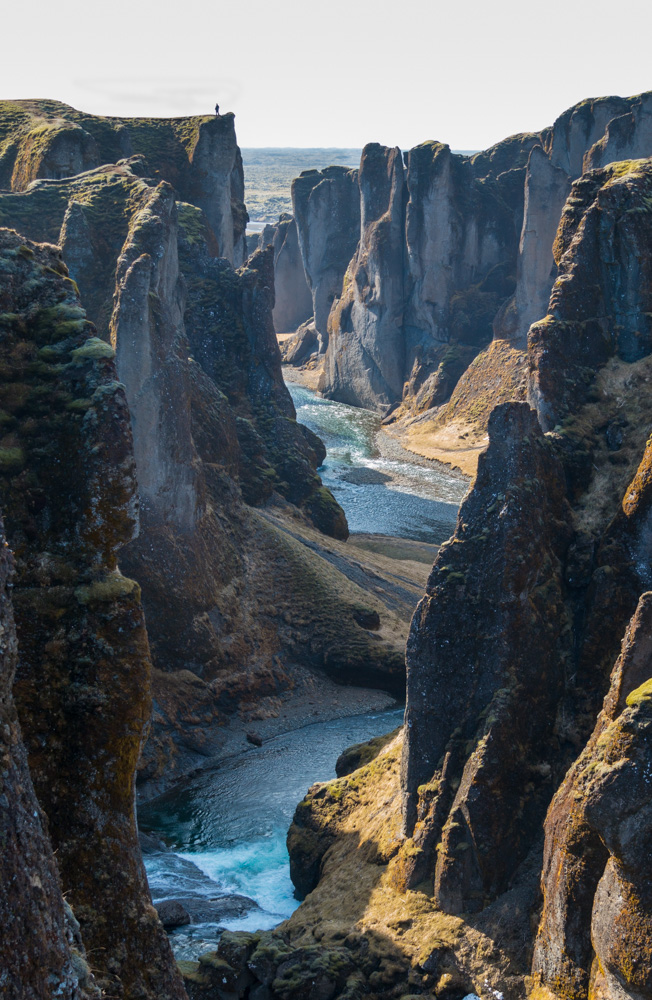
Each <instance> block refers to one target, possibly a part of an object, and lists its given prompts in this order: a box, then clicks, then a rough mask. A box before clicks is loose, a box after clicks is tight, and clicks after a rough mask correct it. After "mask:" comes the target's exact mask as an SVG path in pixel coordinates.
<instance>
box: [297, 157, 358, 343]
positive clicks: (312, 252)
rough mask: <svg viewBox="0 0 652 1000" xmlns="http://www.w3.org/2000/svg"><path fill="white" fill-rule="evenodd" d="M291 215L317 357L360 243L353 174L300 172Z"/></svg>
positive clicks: (342, 170) (329, 170) (331, 170)
mask: <svg viewBox="0 0 652 1000" xmlns="http://www.w3.org/2000/svg"><path fill="white" fill-rule="evenodd" d="M292 211H293V213H294V218H295V220H296V227H297V234H298V238H299V246H300V249H301V257H302V261H303V267H304V271H305V275H306V279H307V281H308V286H309V288H310V290H311V294H312V316H313V325H314V330H315V336H316V338H317V340H316V344H315V349H316V350H317V351H318V352H319V353H320V354H323V353H324V352H325V350H326V348H327V346H328V316H329V313H330V311H331V307H332V305H333V301H334V300H335V299H336V298H339V296H340V294H341V291H342V280H343V278H344V275H345V273H346V269H347V267H348V266H349V261H350V260H351V258H352V256H353V254H354V253H355V248H356V246H357V244H358V240H359V239H360V195H359V190H358V171H357V170H347V169H346V167H327V168H326V169H325V170H304V171H303V173H302V174H301V176H300V177H297V178H296V179H295V180H294V181H293V182H292ZM288 360H291V359H290V358H288ZM293 360H294V361H299V360H301V358H300V357H296V358H294V359H293Z"/></svg>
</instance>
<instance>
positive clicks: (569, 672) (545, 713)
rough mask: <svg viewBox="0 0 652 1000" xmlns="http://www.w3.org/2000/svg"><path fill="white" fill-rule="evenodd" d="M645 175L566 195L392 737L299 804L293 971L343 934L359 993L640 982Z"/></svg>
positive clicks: (646, 564) (589, 991) (558, 994)
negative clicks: (552, 267)
mask: <svg viewBox="0 0 652 1000" xmlns="http://www.w3.org/2000/svg"><path fill="white" fill-rule="evenodd" d="M651 177H652V161H651V160H647V161H638V162H635V163H633V164H632V163H626V164H620V165H619V164H614V165H612V166H610V167H607V168H601V169H599V170H595V171H592V172H589V173H588V174H586V175H584V177H583V178H582V180H581V181H578V182H577V183H576V184H575V186H574V187H573V190H572V192H571V196H570V198H569V200H568V202H567V206H566V209H565V211H564V217H563V220H562V223H561V225H560V228H559V231H558V233H557V236H556V243H555V246H556V251H555V252H556V253H557V252H559V254H560V256H559V266H560V275H559V277H558V279H557V282H556V284H555V287H554V288H553V291H552V295H551V297H550V303H549V308H548V315H547V317H546V319H545V320H544V321H542V322H540V323H536V324H534V325H533V327H532V329H531V331H530V338H529V345H528V383H529V387H530V393H531V395H530V399H531V400H532V402H533V403H535V404H536V410H535V409H533V408H531V406H530V405H529V404H528V403H527V402H526V401H520V402H508V403H505V404H503V405H500V406H497V407H496V408H495V409H494V410H493V412H492V413H491V416H490V417H489V446H488V448H487V450H486V452H485V453H484V454H482V455H481V456H480V459H479V462H478V472H477V477H476V480H475V483H474V485H473V487H472V489H471V492H470V493H469V494H468V496H467V498H466V500H465V501H464V503H463V505H462V507H461V509H460V513H459V518H458V524H457V528H456V531H455V534H454V536H453V538H452V539H451V541H450V542H449V543H447V544H445V545H443V546H442V547H441V549H440V551H439V554H438V557H437V560H436V561H435V564H434V566H433V569H432V572H431V575H430V578H429V581H428V584H427V590H426V596H425V597H424V599H423V600H422V602H421V603H420V605H419V606H418V608H417V611H416V612H415V615H414V617H413V621H412V626H411V631H410V637H409V640H408V646H407V666H408V685H407V687H408V703H407V708H406V715H405V727H404V735H403V738H402V740H401V738H400V737H399V738H398V739H397V740H395V741H394V742H393V743H390V744H389V745H387V746H386V747H385V748H383V749H382V750H381V751H380V753H379V754H378V755H377V756H376V757H375V758H374V759H373V760H372V761H371V763H369V764H366V765H365V766H363V767H361V768H360V769H359V770H357V771H354V772H353V773H351V774H348V775H345V776H343V777H342V778H340V779H338V780H336V781H333V782H329V783H326V784H320V785H315V786H313V787H312V788H311V789H310V790H309V792H308V794H307V796H306V798H305V800H304V801H303V802H302V803H300V805H299V807H298V809H297V812H296V814H295V818H294V822H293V825H292V827H291V830H290V834H289V837H288V846H289V850H290V857H291V870H292V873H293V878H294V882H295V886H296V888H297V892H298V894H300V895H301V896H305V897H306V898H305V900H304V902H303V903H302V906H301V907H300V908H299V909H298V910H297V911H296V913H295V914H293V916H292V918H291V919H290V920H289V921H288V922H286V924H284V925H282V926H281V927H280V928H278V929H277V931H276V932H275V933H276V935H277V940H276V941H275V942H273V947H274V948H278V947H279V938H281V939H282V940H283V942H284V944H285V945H286V946H287V947H289V948H290V949H292V956H293V957H292V962H293V963H294V966H295V968H294V981H296V982H297V983H303V984H304V985H305V983H306V982H307V978H306V977H307V976H308V974H309V973H308V969H309V964H310V963H309V962H307V961H305V959H304V958H303V957H300V956H298V955H297V954H296V949H298V948H299V947H301V948H303V949H304V956H305V954H306V952H307V950H308V948H309V947H310V945H311V943H312V942H313V941H319V942H320V943H321V945H322V947H323V948H324V949H325V950H326V951H327V952H328V953H329V954H330V955H332V956H335V955H336V954H337V953H338V949H339V948H340V947H341V945H342V943H344V947H345V948H347V949H349V948H350V949H351V951H352V952H354V953H355V954H356V957H357V952H356V949H357V948H358V947H359V945H360V937H362V939H363V941H365V942H366V947H367V948H368V954H372V953H374V955H375V960H376V967H375V972H377V973H379V975H378V976H376V975H375V974H374V978H373V980H372V977H371V975H370V974H369V972H368V971H367V970H363V976H361V977H360V979H359V981H358V985H357V988H358V990H359V992H360V994H361V995H363V996H364V995H374V996H378V995H380V996H383V995H386V996H392V995H394V993H393V990H394V988H395V983H396V982H397V981H400V983H401V987H400V988H401V989H402V990H405V988H406V987H405V983H406V982H407V983H409V984H410V985H409V989H410V995H412V994H415V995H419V994H421V995H423V994H428V995H431V994H434V995H436V996H438V997H442V998H454V997H456V996H459V995H466V994H468V993H475V994H476V995H478V996H481V995H486V994H487V993H490V994H491V995H493V996H495V995H497V993H500V994H502V995H503V996H505V997H509V998H512V997H513V998H516V997H523V996H525V995H531V996H532V997H534V998H536V1000H546V998H547V1000H552V998H571V1000H598V998H603V1000H616V998H621V1000H622V998H623V997H632V998H635V997H640V996H647V995H648V994H649V992H650V985H649V953H650V946H651V945H650V942H651V940H652V917H651V914H652V894H651V889H650V879H649V870H648V868H649V866H648V865H647V860H646V859H647V853H648V847H649V845H648V840H649V814H650V808H649V771H650V766H651V762H652V759H651V751H650V740H649V714H650V712H649V694H650V690H649V689H650V685H651V684H652V680H651V678H650V674H651V673H652V661H651V659H650V631H651V626H652V598H651V597H650V586H651V585H652V579H651V577H650V537H651V536H650V510H651V509H652V507H651V500H650V497H651V495H652V494H651V493H650V489H651V484H652V477H651V474H650V469H651V468H652V444H650V443H649V442H648V441H647V436H648V432H649V426H650V425H649V414H650V412H651V409H652V390H651V388H650V384H651V382H652V344H650V343H649V338H648V336H647V326H646V322H647V320H646V317H647V314H649V313H650V312H652V309H651V308H650V306H651V305H652V302H651V301H650V293H651V292H650V290H651V288H652V283H651V282H650V280H649V277H648V274H647V270H646V269H647V267H648V264H649V258H650V247H649V243H648V240H649V236H650V231H651V226H650V216H649V204H648V202H649V200H650V193H649V189H648V183H649V181H650V178H651ZM635 346H636V348H638V349H634V347H635ZM564 360H565V362H566V364H565V365H564V363H563V361H564ZM542 423H543V424H544V426H543V427H542ZM546 428H550V429H546ZM632 615H633V618H632ZM630 619H631V621H630ZM628 623H629V624H628ZM624 633H626V634H625V639H624V642H623V644H622V648H621V649H620V657H619V658H618V659H617V662H616V666H615V668H613V664H614V661H615V660H616V658H617V657H618V652H619V646H620V640H621V638H622V636H623V634H624ZM612 668H613V671H612ZM610 674H611V680H609V675H610ZM605 695H606V698H605ZM603 698H604V704H603V708H602V713H601V714H600V715H599V712H600V706H601V703H602V701H603ZM596 719H597V721H596ZM401 743H402V748H401ZM368 751H369V752H370V754H371V753H372V752H373V751H372V748H371V747H369V748H368ZM355 752H358V748H356V751H355ZM399 762H400V774H399ZM546 814H547V818H546ZM544 824H545V826H544ZM540 883H541V885H542V888H543V909H542V908H541V897H540V894H539V892H540V890H539V884H540ZM352 885H355V889H351V886H352ZM363 947H365V946H364V945H363ZM377 949H379V950H377ZM379 951H380V953H379ZM283 961H284V959H283V958H282V957H281V955H280V954H279V955H278V957H277V958H276V959H275V962H276V965H275V968H276V970H277V973H276V974H277V975H278V977H279V981H280V978H281V968H282V967H283ZM390 965H391V966H393V969H394V975H395V976H396V977H397V978H396V979H394V980H393V979H392V974H391V972H390V969H389V968H388V966H390ZM274 982H276V980H272V993H273V995H274V990H275V987H274V985H273V983H274ZM299 988H300V987H299V986H297V995H298V990H299ZM279 995H280V990H279Z"/></svg>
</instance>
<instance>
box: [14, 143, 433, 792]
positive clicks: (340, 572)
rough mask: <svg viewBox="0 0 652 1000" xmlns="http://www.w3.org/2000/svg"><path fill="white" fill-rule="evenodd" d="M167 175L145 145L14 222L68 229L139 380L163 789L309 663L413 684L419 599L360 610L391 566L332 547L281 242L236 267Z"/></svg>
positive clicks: (339, 520) (135, 390)
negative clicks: (370, 625)
mask: <svg viewBox="0 0 652 1000" xmlns="http://www.w3.org/2000/svg"><path fill="white" fill-rule="evenodd" d="M147 169H148V168H147V166H146V164H145V162H144V161H143V159H142V158H141V157H132V158H131V159H130V160H129V161H123V162H122V163H120V164H115V165H108V166H104V167H102V168H100V169H98V170H94V171H89V172H87V173H85V174H83V175H80V176H77V177H73V178H67V179H62V180H51V179H50V180H40V181H36V182H35V183H34V184H32V185H31V186H30V188H29V189H28V190H26V191H24V192H14V193H10V192H7V193H0V218H1V219H2V220H3V221H7V222H11V224H12V225H14V226H15V227H16V228H18V229H19V230H20V231H22V232H23V233H27V234H29V235H31V236H34V237H35V238H38V239H45V240H48V241H57V240H60V242H61V243H62V248H63V253H64V255H65V257H66V258H67V259H68V260H70V262H71V265H70V267H71V275H72V277H73V278H74V280H75V281H76V282H77V284H78V286H79V288H80V291H81V294H82V297H83V300H84V301H85V302H87V303H88V313H89V316H91V317H92V318H93V319H94V320H96V322H97V332H98V334H99V335H100V337H101V338H102V339H103V341H104V342H108V343H110V344H111V345H112V347H113V349H115V351H116V363H117V367H118V374H119V376H120V377H121V378H122V380H123V384H124V385H125V388H126V395H127V400H128V402H129V407H130V411H131V420H132V426H133V433H134V449H135V453H136V465H137V469H138V478H139V492H140V500H141V526H140V533H139V536H138V538H136V539H134V540H133V541H131V542H130V543H129V545H127V546H126V547H125V549H124V550H123V553H122V555H121V565H122V567H123V569H124V571H125V573H127V574H128V575H129V576H132V577H133V578H134V579H137V580H138V582H139V584H140V585H141V587H142V593H143V602H144V605H145V609H146V613H147V618H148V629H149V636H150V642H151V649H152V653H153V658H154V664H155V668H156V669H155V674H154V695H155V699H154V700H155V715H154V719H155V725H154V727H153V731H152V736H151V738H150V741H149V744H148V747H147V748H146V750H145V752H144V757H143V762H142V769H141V776H142V782H143V785H147V791H148V792H149V793H150V794H151V793H152V792H153V791H156V790H159V789H160V788H162V787H163V786H164V785H165V784H166V783H170V782H172V781H173V780H174V779H175V777H177V776H178V775H180V774H182V773H183V772H184V771H185V770H187V769H189V768H192V767H196V766H197V764H198V763H200V762H201V761H202V760H203V759H204V758H205V757H206V756H210V755H211V754H213V753H216V752H217V751H218V750H219V747H220V746H221V744H222V743H223V741H224V726H223V725H220V723H224V722H226V720H227V718H228V717H230V716H232V715H233V714H234V712H237V711H238V710H239V709H240V708H241V707H243V706H246V708H244V707H243V711H248V712H251V711H254V706H255V705H256V704H257V703H258V702H261V703H262V702H265V700H266V699H274V698H275V697H277V696H278V695H279V693H282V692H284V691H287V690H288V689H289V688H291V687H292V685H293V684H294V683H295V677H296V676H298V675H301V672H302V671H305V670H306V669H308V670H317V671H322V672H326V673H328V674H329V675H331V676H332V677H334V678H336V679H337V680H340V681H344V682H346V683H352V682H354V683H362V684H365V685H371V686H381V687H384V686H386V687H388V688H389V689H391V690H392V691H396V692H397V693H400V692H401V691H402V688H403V677H404V666H403V663H402V654H401V648H400V646H401V636H402V635H404V631H405V625H406V620H407V618H408V617H409V613H410V608H409V604H410V602H411V601H412V600H413V593H412V592H410V594H409V598H408V597H405V595H403V596H402V597H401V600H400V601H399V603H398V604H397V602H396V600H395V598H394V596H393V594H391V595H390V594H389V593H388V595H387V596H386V597H385V595H384V594H383V596H382V597H379V598H378V601H376V599H375V598H374V600H372V602H371V603H372V607H373V612H374V613H375V614H379V615H380V617H381V620H382V621H383V623H384V624H387V625H388V628H387V631H386V632H385V634H384V635H382V636H381V637H380V638H379V637H377V636H375V635H372V634H371V633H370V632H368V630H366V629H365V628H364V627H362V626H361V625H360V624H359V623H358V618H359V612H360V609H361V607H362V608H363V607H365V606H367V603H368V602H367V601H366V598H365V593H364V587H365V586H366V581H367V580H370V579H371V575H373V573H375V568H374V569H372V568H371V567H368V566H366V565H365V566H364V567H363V566H361V565H358V564H357V561H356V560H355V559H354V560H347V559H340V554H339V553H338V555H337V557H335V558H334V559H331V554H330V552H329V550H328V545H327V537H330V538H335V539H344V538H346V536H347V533H348V529H347V525H346V520H345V518H344V515H343V513H342V511H341V509H340V508H339V506H338V505H337V503H336V502H335V500H334V499H333V497H332V495H331V493H330V492H329V491H328V490H326V489H324V487H323V486H322V484H321V481H320V479H319V477H318V476H317V474H316V472H315V469H316V467H317V466H318V465H319V464H320V463H321V462H322V461H323V458H324V448H323V445H322V443H321V442H320V441H319V440H318V438H316V437H315V435H313V434H312V433H311V432H310V431H308V430H307V429H306V428H303V427H301V426H300V425H298V424H297V423H296V420H295V412H294V408H293V405H292V401H291V399H290V396H289V394H288V392H287V390H286V388H285V386H284V384H283V380H282V374H281V367H280V354H279V350H278V346H277V343H276V338H275V335H274V328H273V321H272V308H273V304H274V285H273V280H274V278H273V251H272V250H268V251H259V252H257V253H256V254H254V255H253V257H252V258H250V259H249V261H248V264H247V266H246V267H245V268H242V269H240V270H239V271H234V270H233V268H232V267H231V266H230V265H229V264H228V262H227V261H225V260H224V259H223V258H220V257H219V249H218V246H217V242H216V240H215V238H214V235H213V233H212V230H211V227H210V226H209V225H208V223H207V221H206V218H205V216H204V215H203V213H202V212H201V210H200V209H198V208H197V207H196V206H194V205H191V204H189V203H185V202H179V201H178V200H177V198H176V196H175V192H174V190H173V188H172V187H171V186H170V185H169V184H168V183H167V182H165V181H162V182H160V183H158V184H156V182H155V181H154V180H153V179H152V178H150V177H148V176H143V174H144V173H145V174H146V171H147ZM270 505H271V507H272V508H273V513H269V514H268V511H269V510H270ZM263 508H265V513H261V514H260V516H258V515H257V514H256V512H255V511H256V509H258V510H259V511H262V510H263ZM313 529H319V530H318V531H313ZM320 532H324V533H325V535H320ZM333 562H334V563H335V566H333V565H332V563H333ZM353 563H356V565H355V567H354V565H353ZM281 581H283V584H282V587H281ZM369 586H370V587H373V586H377V583H369ZM397 586H398V589H399V590H403V589H404V588H403V585H402V584H398V583H397ZM281 590H282V592H281ZM271 593H274V594H275V597H274V599H273V600H271V599H270V596H269V595H270V594H271ZM406 593H407V592H406ZM397 613H399V615H400V618H401V624H400V625H397V624H396V615H397ZM356 616H358V617H356ZM390 623H391V624H390ZM200 709H201V711H200ZM261 710H263V711H274V707H273V706H270V707H268V708H267V709H265V708H262V709H261Z"/></svg>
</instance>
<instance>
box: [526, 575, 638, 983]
mask: <svg viewBox="0 0 652 1000" xmlns="http://www.w3.org/2000/svg"><path fill="white" fill-rule="evenodd" d="M651 636H652V594H651V593H650V592H647V593H645V594H643V595H642V596H641V598H640V601H639V604H638V607H637V609H636V613H635V615H634V617H633V618H632V620H631V622H630V624H629V626H628V629H627V632H626V634H625V638H624V640H623V647H622V652H621V654H620V657H619V658H618V660H617V661H616V665H615V667H614V670H613V673H612V676H611V686H610V688H609V692H608V694H607V696H606V698H605V701H604V707H603V709H602V712H601V713H600V716H599V717H598V721H597V723H596V727H595V730H594V732H593V734H592V736H591V739H590V740H589V742H588V744H587V746H586V748H585V750H584V751H583V753H582V754H581V756H580V757H579V759H578V760H577V761H576V762H575V764H574V765H573V767H572V768H571V769H570V771H569V772H568V774H567V775H566V777H565V779H564V782H563V784H562V785H561V788H560V789H559V791H558V792H557V793H556V795H555V797H554V799H553V802H552V805H551V806H550V810H549V812H548V817H547V819H546V847H545V852H544V862H543V892H544V905H543V913H542V916H541V922H540V925H539V932H538V935H537V940H536V946H535V951H534V961H533V973H534V975H535V977H536V979H537V981H538V982H540V983H541V984H542V985H544V986H545V987H547V988H548V989H549V990H550V991H551V992H553V993H555V994H559V995H561V996H569V995H570V996H585V995H587V993H588V995H589V996H591V997H612V996H622V995H623V994H625V995H630V996H631V995H635V996H649V994H650V988H651V986H652V983H651V981H650V977H651V973H650V962H649V954H650V942H651V940H652V883H651V881H650V872H649V866H648V865H647V863H646V859H647V858H648V857H649V852H650V836H651V828H650V797H651V791H650V780H649V768H650V727H651V725H652V720H651V717H650V716H651V709H650V687H651V684H650V678H651V677H652V656H651V655H650V654H651V645H650V637H651Z"/></svg>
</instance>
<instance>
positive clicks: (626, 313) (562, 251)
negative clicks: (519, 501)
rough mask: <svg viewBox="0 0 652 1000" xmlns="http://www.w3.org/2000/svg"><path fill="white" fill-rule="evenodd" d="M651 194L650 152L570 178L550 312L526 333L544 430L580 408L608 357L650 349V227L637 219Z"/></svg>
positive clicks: (630, 357)
mask: <svg viewBox="0 0 652 1000" xmlns="http://www.w3.org/2000/svg"><path fill="white" fill-rule="evenodd" d="M651 197H652V177H651V173H650V161H649V160H634V161H626V162H625V163H617V164H614V165H613V166H611V167H606V168H604V169H602V170H595V171H590V172H588V173H587V174H585V175H584V176H583V177H582V178H581V180H579V181H577V182H576V183H575V184H574V185H573V190H572V192H571V196H570V198H569V199H568V202H567V203H566V206H565V207H564V211H563V214H562V217H561V223H560V226H559V232H558V234H557V238H556V240H555V248H554V249H555V261H556V264H557V267H558V270H559V276H558V278H557V280H556V282H555V285H554V288H553V291H552V296H551V298H550V304H549V308H548V310H547V313H548V315H547V316H546V318H545V319H544V320H542V322H541V323H536V324H535V325H534V326H533V327H532V329H531V331H530V338H529V340H530V368H531V378H530V384H529V391H528V398H529V399H530V402H531V404H532V405H533V406H535V407H536V409H537V413H538V415H539V420H540V422H541V425H542V427H543V428H544V429H545V430H551V429H552V428H553V427H554V426H555V425H557V424H561V423H562V421H563V420H564V419H565V418H567V417H568V416H569V415H571V414H573V413H574V412H577V411H578V410H579V409H580V408H581V406H582V405H583V403H585V402H586V399H587V393H589V392H591V391H592V390H593V387H594V380H595V373H596V371H597V370H598V369H599V368H600V367H602V365H604V364H605V363H606V361H607V360H608V359H609V358H610V357H618V358H620V359H622V360H623V361H627V362H635V361H638V360H640V358H642V357H645V356H646V355H648V354H649V353H650V350H652V326H651V321H650V315H649V311H648V310H649V305H650V301H649V292H648V289H649V287H650V284H651V282H652V270H651V269H652V230H651V227H650V226H649V225H645V224H641V222H642V221H643V222H644V220H645V219H646V218H647V217H652V214H651V213H650V208H649V199H650V198H651ZM641 213H642V216H643V218H642V219H639V218H637V217H636V216H637V215H639V214H641Z"/></svg>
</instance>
